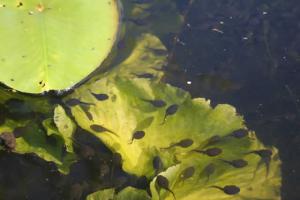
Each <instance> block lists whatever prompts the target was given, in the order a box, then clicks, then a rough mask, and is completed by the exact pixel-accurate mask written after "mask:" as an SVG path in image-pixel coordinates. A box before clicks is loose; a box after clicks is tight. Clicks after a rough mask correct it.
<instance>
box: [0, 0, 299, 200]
mask: <svg viewBox="0 0 300 200" xmlns="http://www.w3.org/2000/svg"><path fill="white" fill-rule="evenodd" d="M176 2H177V7H178V12H181V13H182V14H183V15H184V16H185V18H184V26H183V27H182V30H181V31H180V33H179V34H177V35H174V34H169V35H167V36H165V37H164V38H162V39H163V42H164V43H165V45H166V46H167V47H168V50H169V54H170V55H171V56H170V57H169V65H168V66H166V68H165V71H166V76H165V78H164V81H166V82H168V83H171V84H172V85H175V86H177V87H180V88H183V89H185V90H187V91H189V92H190V93H191V94H192V96H193V97H205V98H208V99H211V102H212V105H216V104H219V103H229V104H231V105H233V106H235V107H236V108H237V110H238V113H240V114H241V115H243V116H244V117H245V120H246V122H247V125H248V127H249V128H250V129H252V130H255V131H256V133H257V135H258V137H259V139H260V140H262V141H263V143H264V144H266V145H274V146H276V147H277V148H278V149H279V154H280V158H281V159H282V179H283V180H282V199H283V200H297V199H300V193H299V190H300V181H299V180H300V175H299V174H300V173H299V169H300V162H299V155H300V136H299V131H300V102H299V98H300V84H299V83H300V37H299V34H298V33H299V31H300V24H299V20H300V4H299V3H298V1H296V0H290V1H284V0H273V1H267V0H265V1H262V0H247V1H243V0H224V1H219V0H195V1H193V3H192V4H189V1H187V0H177V1H176ZM174 37H175V38H177V39H176V40H174ZM47 98H49V99H50V100H51V102H54V103H57V102H61V97H55V96H54V97H53V96H51V97H47ZM14 105H15V104H14ZM16 105H18V104H16ZM19 108H20V109H19V110H22V107H19ZM17 110H18V109H17ZM23 110H24V109H23ZM1 112H3V113H2V114H3V115H7V114H9V115H14V113H18V115H20V113H22V112H17V111H14V110H12V111H7V110H4V111H1ZM23 114H24V115H26V117H28V116H31V115H33V116H35V117H36V115H35V114H33V113H28V112H26V109H25V111H24V112H23ZM14 117H16V118H18V117H20V118H22V117H24V116H14ZM75 137H76V140H77V141H79V142H80V145H78V146H75V151H76V152H77V154H78V155H79V158H80V159H79V161H78V162H76V163H75V164H73V165H72V167H71V172H70V174H69V175H62V174H60V173H59V172H57V170H56V168H55V165H54V164H52V163H47V162H45V161H43V160H41V159H40V158H38V157H37V156H34V155H23V156H22V155H17V154H14V153H11V152H1V155H0V171H1V173H0V199H4V200H20V199H29V200H36V199H45V200H47V199H49V200H50V199H51V200H62V199H66V200H67V199H85V197H86V195H87V194H90V193H91V192H94V191H97V190H99V189H102V188H108V187H116V188H117V189H121V188H123V187H124V186H128V185H131V186H135V187H138V188H143V189H146V188H147V187H148V184H149V182H148V180H147V179H145V178H144V177H135V176H132V175H128V174H126V173H125V172H123V171H122V170H121V164H120V163H119V162H118V155H116V154H113V153H111V152H110V151H109V150H108V149H107V148H106V147H105V146H104V145H103V144H102V143H101V142H100V141H99V140H98V139H97V138H95V137H94V136H92V135H90V134H87V133H85V131H84V130H82V129H78V130H77V132H76V134H75ZM91 155H93V156H92V158H91V157H90V156H91Z"/></svg>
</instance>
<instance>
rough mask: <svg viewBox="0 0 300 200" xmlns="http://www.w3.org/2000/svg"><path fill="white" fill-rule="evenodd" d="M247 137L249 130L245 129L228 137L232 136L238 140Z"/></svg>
mask: <svg viewBox="0 0 300 200" xmlns="http://www.w3.org/2000/svg"><path fill="white" fill-rule="evenodd" d="M247 135H248V131H247V130H245V129H239V130H236V131H234V132H232V133H231V134H229V135H228V136H231V137H234V138H237V139H241V138H244V137H246V136H247Z"/></svg>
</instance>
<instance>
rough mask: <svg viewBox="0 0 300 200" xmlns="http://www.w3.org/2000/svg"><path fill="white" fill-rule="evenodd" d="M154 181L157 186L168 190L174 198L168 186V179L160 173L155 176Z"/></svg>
mask: <svg viewBox="0 0 300 200" xmlns="http://www.w3.org/2000/svg"><path fill="white" fill-rule="evenodd" d="M155 183H156V185H157V186H158V187H159V188H163V189H165V190H167V191H168V192H170V193H171V194H172V195H173V197H174V199H175V200H176V197H175V194H174V192H173V191H172V190H170V188H169V181H168V179H167V178H166V177H164V176H162V175H158V176H157V177H156V182H155Z"/></svg>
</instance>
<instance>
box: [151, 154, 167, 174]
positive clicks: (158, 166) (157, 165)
mask: <svg viewBox="0 0 300 200" xmlns="http://www.w3.org/2000/svg"><path fill="white" fill-rule="evenodd" d="M152 166H153V169H155V174H158V173H159V172H161V171H162V170H163V168H164V164H163V162H162V160H161V158H160V157H159V156H155V157H154V158H153V161H152Z"/></svg>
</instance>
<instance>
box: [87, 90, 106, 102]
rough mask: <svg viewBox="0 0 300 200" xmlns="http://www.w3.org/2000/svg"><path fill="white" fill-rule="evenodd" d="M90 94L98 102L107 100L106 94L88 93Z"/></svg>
mask: <svg viewBox="0 0 300 200" xmlns="http://www.w3.org/2000/svg"><path fill="white" fill-rule="evenodd" d="M90 93H91V94H92V95H93V96H94V97H95V98H96V99H97V100H98V101H105V100H107V99H109V96H108V95H107V94H104V93H99V94H96V93H93V92H92V91H90Z"/></svg>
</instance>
